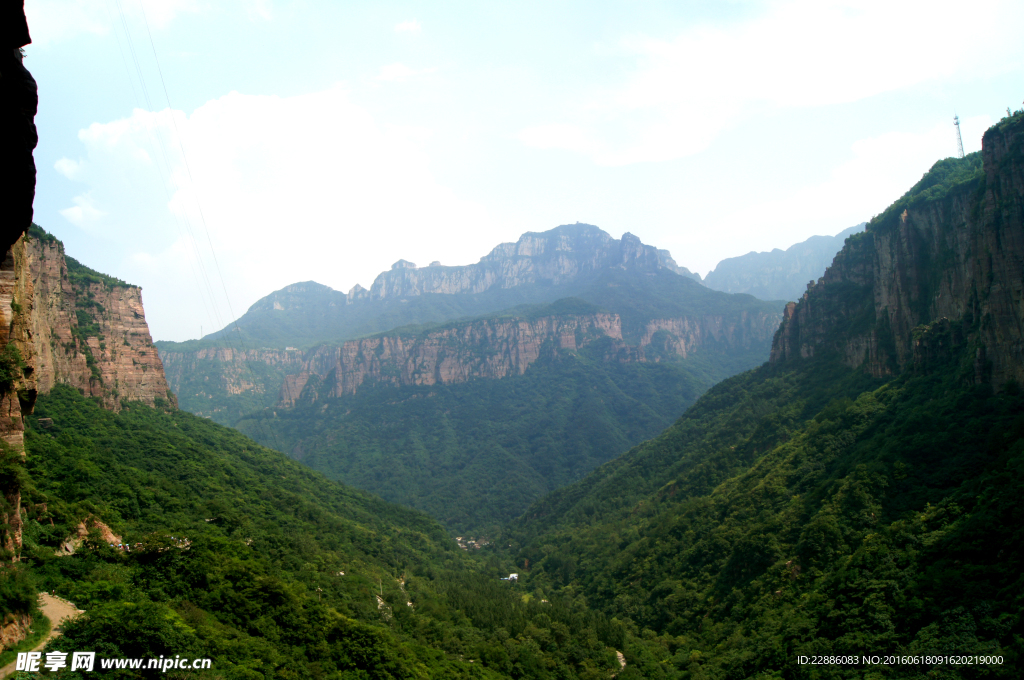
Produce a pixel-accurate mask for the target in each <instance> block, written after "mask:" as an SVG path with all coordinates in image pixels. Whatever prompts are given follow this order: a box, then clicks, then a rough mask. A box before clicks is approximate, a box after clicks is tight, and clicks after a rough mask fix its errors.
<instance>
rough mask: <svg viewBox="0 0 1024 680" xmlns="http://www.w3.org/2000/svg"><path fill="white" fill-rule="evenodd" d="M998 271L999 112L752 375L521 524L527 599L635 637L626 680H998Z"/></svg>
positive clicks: (713, 393) (1006, 348) (785, 330)
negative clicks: (618, 623) (642, 640)
mask: <svg viewBox="0 0 1024 680" xmlns="http://www.w3.org/2000/svg"><path fill="white" fill-rule="evenodd" d="M982 160H983V164H984V169H983V170H982ZM1022 262H1024V112H1018V113H1017V114H1015V115H1014V116H1012V117H1010V118H1007V119H1004V120H1003V121H1002V122H1001V123H999V124H998V125H996V126H995V127H993V128H992V129H990V130H989V131H988V132H987V133H986V135H985V137H984V142H983V152H982V153H981V154H975V155H972V156H968V157H967V158H965V159H947V160H945V161H940V162H939V163H937V164H936V165H935V166H934V167H933V168H932V170H931V171H930V172H929V173H928V174H926V175H925V177H924V178H923V179H922V180H921V182H919V183H918V184H917V185H915V186H914V187H913V188H912V189H911V191H909V192H908V193H907V195H905V196H904V197H903V198H901V199H900V200H899V201H897V202H896V203H894V204H893V206H891V207H890V208H889V209H888V210H886V211H885V212H883V213H882V214H881V215H879V216H878V217H876V218H875V219H874V220H872V221H871V222H870V223H869V225H868V228H867V231H866V233H864V234H861V235H857V236H854V237H852V238H851V239H849V240H848V242H847V244H846V246H845V247H844V249H843V251H842V252H841V253H840V254H839V256H837V258H836V262H835V264H834V265H833V267H831V268H830V269H829V270H828V272H826V274H825V276H824V278H823V280H822V281H820V282H819V283H818V284H817V285H815V286H813V287H812V288H811V289H810V290H808V291H807V293H806V294H805V295H804V296H803V297H802V299H801V300H800V301H799V302H797V303H795V304H793V305H791V306H790V307H789V309H788V310H787V315H786V321H784V323H783V325H782V327H781V328H780V330H779V332H778V334H777V335H776V338H775V342H774V346H773V351H772V361H771V363H770V364H768V365H765V366H763V367H761V368H759V369H757V370H755V371H751V372H749V373H746V374H742V375H739V376H736V377H734V378H731V379H729V380H727V381H725V382H723V383H722V384H720V385H717V386H716V387H714V388H713V389H712V390H710V391H709V392H708V393H707V394H706V395H705V396H704V397H702V398H701V399H700V400H699V401H698V402H697V404H696V405H695V406H694V407H693V408H691V409H690V410H689V411H688V412H687V413H686V414H685V415H684V417H683V418H681V419H680V420H679V422H678V423H676V424H675V425H674V426H673V427H672V428H670V429H669V430H667V431H666V432H665V433H664V434H662V435H661V436H659V437H657V438H655V439H654V440H652V441H650V442H648V443H645V444H643V445H641V446H638V447H636V448H635V449H633V450H632V451H630V452H629V453H627V454H626V455H624V456H622V457H621V458H619V459H616V460H615V461H612V462H610V463H608V464H606V465H605V466H602V467H601V468H599V469H598V470H597V471H595V472H594V473H593V474H591V475H590V476H588V477H587V478H586V479H584V480H582V481H581V482H579V483H577V484H575V485H572V486H570V487H568V488H566V489H564V490H561V491H558V492H555V493H554V494H552V495H551V496H549V497H548V498H546V499H544V500H543V501H541V502H539V503H537V504H535V505H534V506H533V507H532V508H531V509H530V510H529V511H528V512H527V514H526V515H525V516H524V517H523V518H522V519H521V520H520V521H519V522H518V523H517V524H516V525H515V526H514V527H513V528H511V529H510V535H511V537H512V542H513V543H515V545H516V549H517V551H518V558H517V559H518V561H519V564H520V565H522V567H523V570H524V572H526V573H528V579H529V581H530V582H531V583H534V584H542V583H543V584H549V585H558V586H561V587H563V588H565V589H566V591H571V592H577V593H583V594H584V595H585V596H586V597H587V598H588V602H589V603H590V604H591V606H594V607H597V608H599V609H601V610H603V611H605V612H606V613H608V614H609V615H612V616H616V617H618V618H619V619H620V620H623V621H627V622H632V624H633V625H635V626H637V627H638V628H639V629H647V630H649V632H645V633H644V635H645V636H646V637H647V639H649V640H654V641H657V642H658V644H660V651H659V652H658V653H656V654H655V655H654V656H652V657H648V658H646V659H641V658H636V659H635V661H636V664H635V665H634V668H637V670H638V671H641V672H643V673H644V674H645V677H753V676H757V675H758V674H765V675H766V676H768V677H851V678H853V677H858V678H859V677H868V676H870V675H871V674H873V673H874V674H878V677H915V678H916V677H921V678H923V677H1007V678H1010V677H1017V676H1018V674H1019V668H1020V663H1021V662H1022V659H1021V652H1022V651H1024V650H1022V645H1021V639H1022V634H1024V621H1022V613H1024V606H1022V605H1024V602H1022V600H1021V595H1020V593H1021V592H1022V590H1021V583H1020V574H1021V573H1022V569H1021V568H1022V563H1021V557H1022V548H1021V538H1022V537H1021V535H1020V532H1021V529H1020V527H1021V526H1022V525H1021V520H1022V519H1024V506H1022V504H1021V500H1020V499H1021V498H1022V497H1024V488H1022V484H1024V483H1022V481H1021V475H1020V471H1021V469H1022V466H1024V396H1022V394H1021V389H1020V383H1021V379H1022V377H1024V376H1022V375H1021V373H1022V371H1024V364H1022V363H1021V361H1020V356H1019V355H1020V347H1021V346H1022V328H1024V325H1022V319H1024V295H1022V284H1024V281H1022V275H1021V271H1022V269H1021V266H1022ZM526 565H529V571H528V572H527V570H526ZM892 654H906V655H910V656H911V657H914V659H912V660H911V661H909V662H907V663H905V664H902V663H901V664H890V665H889V667H887V668H883V665H884V663H882V664H874V665H872V664H871V663H867V664H865V663H862V655H880V656H882V657H884V656H885V655H892ZM800 655H805V656H814V655H833V656H835V655H856V656H857V661H856V662H855V663H852V664H848V665H846V666H838V665H834V664H833V665H826V666H824V667H822V666H813V667H812V666H801V665H799V663H798V656H800ZM927 655H968V656H970V657H971V658H975V655H977V657H978V658H981V657H984V659H985V661H984V662H982V663H980V664H979V661H978V659H977V658H975V661H974V663H975V665H973V666H965V665H956V663H957V662H951V661H948V660H944V661H943V660H939V661H936V660H934V659H933V660H931V661H928V660H926V659H925V658H923V657H925V656H927ZM991 657H996V660H995V661H993V660H992V658H991ZM627 658H629V654H628V653H627Z"/></svg>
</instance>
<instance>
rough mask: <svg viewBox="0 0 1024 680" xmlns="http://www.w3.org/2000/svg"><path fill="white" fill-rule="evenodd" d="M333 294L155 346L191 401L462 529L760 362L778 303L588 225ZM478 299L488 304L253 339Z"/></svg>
mask: <svg viewBox="0 0 1024 680" xmlns="http://www.w3.org/2000/svg"><path fill="white" fill-rule="evenodd" d="M339 295H340V294H334V292H333V291H330V289H327V288H325V287H323V286H319V285H317V284H312V283H306V284H297V285H296V286H289V287H287V288H285V289H284V290H283V291H278V292H277V293H274V294H272V295H270V296H268V297H267V298H264V300H261V301H260V302H258V303H257V304H255V305H253V307H252V309H250V310H249V312H248V313H247V314H246V315H245V316H244V317H242V319H241V320H240V322H239V328H240V329H241V332H240V333H236V334H234V335H235V336H236V337H234V338H232V334H231V333H221V334H218V335H216V336H214V337H208V338H206V339H204V341H203V342H201V343H181V344H171V343H158V347H159V348H160V352H161V358H162V360H163V362H164V366H165V369H166V371H167V376H168V379H169V381H170V383H171V386H172V389H173V390H174V391H175V392H176V393H177V395H178V398H179V400H180V403H181V405H182V407H183V408H186V409H188V410H191V411H192V412H194V413H196V414H198V415H204V416H209V417H211V418H213V419H214V420H217V421H218V422H221V423H223V424H226V425H231V426H233V427H237V428H238V429H240V430H241V431H242V432H244V433H246V434H248V435H249V436H251V437H253V438H254V439H255V440H257V441H259V442H260V443H262V444H264V445H266V446H271V447H274V448H278V449H280V450H282V451H285V452H286V453H288V454H289V455H290V456H292V457H293V458H295V459H297V460H301V461H302V462H304V463H305V464H307V465H309V466H311V467H313V468H314V469H316V470H319V471H321V472H324V473H325V474H327V475H328V476H330V477H332V478H334V479H338V480H340V481H344V482H346V483H349V484H355V485H357V486H359V487H360V488H363V489H366V490H369V491H372V492H374V493H377V494H380V495H382V496H383V497H384V498H386V499H388V500H391V501H394V502H399V503H404V504H406V505H411V506H413V507H416V508H419V509H422V510H426V511H427V512H429V513H431V514H432V515H433V516H434V517H437V518H439V519H441V520H442V521H444V522H445V524H446V525H447V526H449V527H450V528H451V529H452V530H455V531H459V532H470V531H472V532H480V531H485V530H486V531H493V530H494V528H495V527H496V526H497V525H499V524H500V523H501V522H503V521H507V520H509V519H511V518H512V517H515V516H516V515H518V514H519V513H521V512H522V511H523V510H525V508H526V506H527V505H528V504H529V503H530V502H532V501H534V500H536V499H538V498H540V497H541V496H543V495H544V494H545V493H547V492H549V491H552V490H554V489H556V488H558V487H560V486H563V485H565V484H567V483H569V482H571V481H573V480H576V479H579V478H580V477H582V476H583V475H585V474H586V473H587V472H589V471H590V470H592V469H594V468H595V467H596V466H597V465H600V464H601V463H604V462H605V461H608V460H610V459H611V458H613V457H614V456H616V455H618V454H619V453H621V452H622V451H624V450H626V449H628V448H629V447H630V446H633V445H634V444H637V443H639V442H641V441H643V440H644V439H648V438H650V437H652V436H654V435H655V434H657V433H658V432H660V431H662V430H663V429H665V428H666V427H668V426H669V425H670V424H671V423H672V422H673V421H674V420H675V419H676V418H677V417H678V416H679V415H680V414H681V413H682V412H683V411H684V410H685V409H686V408H687V407H688V406H689V405H690V404H692V403H693V402H694V400H695V399H696V398H697V397H698V396H700V394H702V393H703V392H704V391H705V390H707V389H708V388H709V387H711V385H713V384H714V383H716V382H718V381H720V380H722V379H723V378H725V377H728V376H730V375H733V374H735V373H737V372H739V371H743V370H746V369H748V368H750V367H753V366H756V365H758V364H759V363H761V362H762V361H764V359H765V358H766V357H767V355H768V350H769V346H770V342H771V337H772V334H773V332H774V329H775V328H776V327H777V325H778V323H779V321H780V319H781V312H782V307H783V306H782V303H780V302H777V301H776V302H765V301H761V300H757V299H756V298H753V297H751V296H749V295H730V294H725V293H721V292H718V291H714V290H710V289H708V288H706V287H704V286H702V285H700V284H699V283H698V281H697V277H695V276H693V275H691V274H690V273H689V272H687V271H685V270H683V269H681V268H680V267H678V266H677V265H676V264H675V263H674V261H673V260H672V258H671V257H670V255H669V254H668V253H667V252H666V251H664V250H659V249H657V248H654V247H652V246H648V245H644V244H643V243H641V242H640V241H639V239H637V238H636V237H634V236H632V235H630V234H625V235H623V237H622V238H621V239H614V238H612V237H611V236H609V235H608V234H607V233H605V232H603V231H601V230H600V229H598V228H597V227H595V226H592V225H586V224H573V225H563V226H560V227H557V228H555V229H552V230H550V231H547V232H543V233H528V234H524V235H523V236H522V237H521V238H520V239H519V241H517V242H516V243H507V244H502V245H500V246H498V247H496V248H495V249H494V250H493V251H492V252H491V253H490V254H488V255H487V256H485V257H484V258H482V259H481V261H480V263H479V264H476V265H469V266H466V267H438V266H429V267H423V268H415V267H414V266H413V265H411V264H410V263H399V264H397V265H396V266H395V267H393V268H392V270H391V271H389V272H385V273H383V274H381V275H380V276H379V277H378V278H377V280H376V282H375V283H374V285H373V287H372V288H371V289H370V290H369V291H362V290H358V289H357V290H354V291H353V292H351V293H349V295H347V296H341V297H339ZM331 300H334V301H335V302H333V303H332V302H330V301H331ZM551 300H554V301H553V302H552V301H551ZM513 302H514V303H519V304H516V305H515V306H513V307H511V308H503V307H502V305H507V304H509V303H513ZM332 304H333V305H334V306H331V305H332ZM469 310H473V311H475V312H483V313H482V314H479V315H469V316H462V317H461V318H458V319H449V318H441V319H440V320H439V321H432V322H430V323H426V324H416V325H414V324H407V325H402V326H399V327H397V328H394V329H392V330H388V331H386V332H384V333H377V334H371V335H366V336H363V337H360V338H357V339H349V340H343V341H340V342H338V341H335V342H321V343H320V344H316V345H314V346H312V347H310V348H309V349H306V350H301V349H297V348H293V349H287V347H286V348H285V349H261V350H248V351H246V350H241V349H240V346H241V344H242V343H243V342H245V341H247V340H248V341H254V342H256V341H258V342H261V343H264V342H265V343H267V344H271V343H272V342H274V341H275V339H276V341H277V342H279V343H289V344H291V343H294V345H301V344H302V338H306V339H308V338H311V337H313V335H312V333H313V332H314V331H313V330H310V329H314V328H315V329H319V330H317V331H315V332H325V331H324V330H323V329H326V328H333V329H335V330H336V331H337V332H342V330H341V329H343V328H347V329H348V332H349V333H355V332H356V330H355V329H356V328H359V329H362V328H366V327H369V326H366V324H367V323H369V322H368V321H367V320H372V322H373V324H384V323H385V320H389V321H387V323H399V322H403V321H407V320H419V319H422V318H423V316H424V315H427V318H433V317H444V316H445V315H454V314H465V313H466V312H467V311H469ZM356 320H358V323H359V324H363V325H361V326H350V325H346V324H351V323H354V322H355V321H356ZM291 329H296V330H295V331H294V333H295V334H294V335H281V334H282V333H284V332H285V331H286V330H288V331H290V330H291ZM258 334H259V335H258ZM242 335H244V336H245V337H244V338H242V337H237V336H242ZM229 340H235V341H236V342H237V344H236V346H235V347H231V346H225V345H227V344H228V341H229ZM218 345H219V346H218Z"/></svg>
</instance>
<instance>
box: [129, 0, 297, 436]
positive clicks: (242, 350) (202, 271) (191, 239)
mask: <svg viewBox="0 0 1024 680" xmlns="http://www.w3.org/2000/svg"><path fill="white" fill-rule="evenodd" d="M114 2H115V5H116V7H117V9H118V13H119V15H120V19H121V25H122V28H123V30H124V31H125V39H126V42H127V44H128V50H129V53H130V54H131V56H132V61H133V62H134V64H135V68H136V72H137V75H138V78H139V84H140V87H141V89H142V93H143V98H144V100H145V103H146V105H147V108H148V109H149V110H150V111H154V112H155V107H153V105H152V101H151V99H150V96H149V90H148V88H147V87H146V83H145V77H144V76H143V72H142V66H141V63H140V61H139V58H138V53H137V52H136V50H135V45H134V41H133V40H132V38H131V32H130V30H129V28H128V22H127V20H126V19H125V13H124V8H123V7H122V5H121V2H120V0H114ZM139 9H140V11H141V14H142V19H143V22H144V24H145V27H146V33H147V36H148V37H149V44H150V48H151V49H152V51H153V60H154V62H155V64H156V67H157V73H158V74H159V76H160V84H161V86H162V88H163V91H164V98H165V100H166V102H167V111H168V115H169V116H170V118H171V125H172V128H173V130H174V135H175V137H176V138H177V142H178V148H179V149H180V151H181V157H182V161H183V164H184V166H185V170H186V174H187V176H188V180H189V184H190V185H191V188H192V192H191V193H192V194H193V200H194V201H195V205H196V209H197V210H198V213H199V218H200V223H201V225H202V227H203V230H204V231H205V232H206V241H207V244H208V245H209V248H210V254H211V256H212V257H213V263H214V267H215V269H216V271H217V277H218V278H219V279H220V284H221V289H222V290H223V293H224V300H225V303H226V304H227V307H228V313H229V314H230V317H231V321H230V325H232V326H233V327H234V330H235V333H236V334H237V335H238V337H237V338H232V334H231V333H228V334H227V341H228V344H229V345H231V344H233V343H232V340H234V339H237V342H238V347H237V348H235V347H231V349H232V350H235V351H236V352H238V353H239V354H240V355H241V359H242V362H243V364H244V366H245V368H246V371H247V372H248V374H249V379H250V382H251V384H252V385H253V388H254V391H255V392H256V395H257V398H258V400H259V403H260V406H261V407H262V411H263V412H264V414H265V413H266V411H267V410H268V409H267V405H266V401H265V393H264V392H262V391H258V390H256V389H255V387H256V385H257V382H256V377H255V373H254V372H253V370H252V365H251V363H250V361H249V357H248V348H246V347H245V343H244V340H243V339H242V334H241V329H239V327H238V322H237V319H235V314H234V309H233V307H232V305H231V298H230V295H228V290H227V284H226V283H225V280H224V274H223V272H222V271H221V268H220V263H219V261H218V259H217V252H216V250H215V249H214V247H213V239H212V238H211V237H210V230H209V227H208V226H207V223H206V216H205V214H204V213H203V208H202V203H201V202H200V200H199V195H198V192H197V191H196V185H195V180H194V178H193V176H192V169H191V167H190V166H189V163H188V156H187V154H186V153H185V146H184V143H183V142H182V137H181V132H180V130H179V129H178V124H177V121H176V120H175V118H174V108H173V106H172V105H171V98H170V95H169V93H168V90H167V83H166V81H165V80H164V75H163V69H162V68H161V67H160V59H159V57H158V56H157V52H156V44H155V42H154V40H153V33H152V31H151V30H150V27H149V19H148V17H147V16H146V10H145V8H144V7H143V6H142V2H141V0H139ZM115 34H116V31H115ZM118 48H119V49H121V48H120V40H118ZM121 55H122V59H123V60H124V61H125V68H126V70H129V84H131V86H132V91H133V93H134V94H135V96H136V99H138V93H137V92H135V87H134V83H132V81H131V73H130V69H128V65H127V59H126V58H125V57H124V52H123V50H122V52H121ZM149 134H150V136H151V138H152V141H153V144H154V147H155V148H156V150H157V152H158V154H159V156H160V157H161V160H163V162H164V164H166V165H167V169H168V173H171V164H170V161H169V159H168V158H167V156H166V153H165V150H164V148H163V145H162V144H160V143H159V140H157V139H156V138H155V135H154V134H153V132H152V131H151V130H149ZM156 166H157V173H158V175H159V177H160V183H161V185H162V186H163V188H164V191H165V193H168V203H170V200H171V198H170V195H169V189H168V188H167V185H168V182H167V181H166V180H165V178H164V176H163V172H162V170H161V168H160V166H159V163H157V164H156ZM172 212H173V211H172ZM177 217H178V218H179V220H180V221H179V222H177V224H178V227H179V230H180V231H181V232H182V236H183V238H184V240H185V241H186V242H188V243H189V246H190V247H191V249H192V250H193V252H194V254H195V259H196V264H195V266H196V267H198V270H199V271H198V273H197V272H196V269H195V268H193V276H195V277H196V279H197V284H199V288H200V298H203V304H204V307H205V306H206V299H205V297H204V294H203V291H202V288H203V286H202V285H201V283H200V281H199V279H200V278H201V279H202V281H204V282H205V284H206V293H207V294H208V295H209V300H210V309H207V314H208V315H209V314H210V312H211V310H212V318H213V319H214V321H215V323H216V325H217V326H218V327H221V328H223V327H224V326H225V325H227V324H224V323H223V322H222V321H221V320H220V318H219V317H220V314H219V313H218V311H217V304H216V296H215V295H214V293H213V286H212V285H211V282H210V277H209V274H208V273H207V271H206V267H205V265H204V263H203V258H202V253H201V252H200V250H199V244H198V242H197V241H196V238H195V234H194V233H193V231H192V224H191V220H190V219H189V218H188V214H187V210H186V209H185V207H184V206H182V211H181V215H179V216H177ZM186 233H187V236H186ZM191 264H192V263H191V262H190V266H191ZM200 275H201V276H200ZM200 339H201V338H200ZM264 417H265V416H264ZM256 423H257V426H258V427H259V429H260V431H261V434H262V435H263V437H264V441H268V440H270V439H271V438H272V439H273V441H274V444H275V447H276V448H277V449H278V450H281V445H280V442H279V441H278V438H277V432H276V431H275V430H274V428H273V426H270V427H269V429H270V437H268V436H267V434H266V432H265V430H264V423H263V422H262V419H260V418H259V417H257V419H256Z"/></svg>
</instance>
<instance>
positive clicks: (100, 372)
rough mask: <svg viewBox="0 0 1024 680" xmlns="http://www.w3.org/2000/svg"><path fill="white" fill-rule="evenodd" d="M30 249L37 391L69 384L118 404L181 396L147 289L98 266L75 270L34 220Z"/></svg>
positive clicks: (172, 399)
mask: <svg viewBox="0 0 1024 680" xmlns="http://www.w3.org/2000/svg"><path fill="white" fill-rule="evenodd" d="M27 249H28V253H29V262H30V264H29V266H30V269H31V279H32V286H33V313H32V338H33V344H34V348H35V352H36V356H37V359H36V371H35V379H36V382H37V384H38V389H39V391H40V393H46V392H48V391H49V390H50V389H51V388H52V387H53V385H55V384H57V383H62V384H67V385H71V386H72V387H75V388H77V389H78V390H79V391H81V392H82V393H83V394H85V395H87V396H92V397H98V398H100V399H101V400H102V402H103V405H104V406H105V407H106V408H109V409H111V410H114V411H117V410H119V409H120V408H121V403H122V402H124V401H141V402H144V403H146V404H149V405H151V406H152V405H154V404H156V403H157V401H158V400H163V401H170V402H171V403H172V404H176V398H175V397H174V395H173V393H172V392H170V390H169V388H168V385H167V379H166V377H165V375H164V371H163V364H162V363H161V361H160V357H159V355H158V353H157V351H156V348H155V347H154V346H153V339H152V337H151V336H150V334H149V326H148V325H147V324H146V314H145V311H144V310H143V307H142V290H141V289H140V288H139V287H137V286H130V285H127V284H124V283H123V282H118V281H116V280H114V279H110V277H105V276H102V275H98V274H96V273H95V272H89V271H85V272H84V273H82V274H80V275H78V274H77V268H81V269H85V268H84V267H82V266H81V265H76V271H75V272H74V274H76V275H72V273H70V272H69V269H68V260H67V258H66V257H65V254H64V247H63V245H62V244H61V242H60V241H58V240H56V239H54V238H53V237H51V236H49V235H47V234H45V233H44V232H42V231H41V230H40V231H38V232H37V231H36V230H35V228H33V232H32V234H31V239H30V240H29V242H28V246H27Z"/></svg>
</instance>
